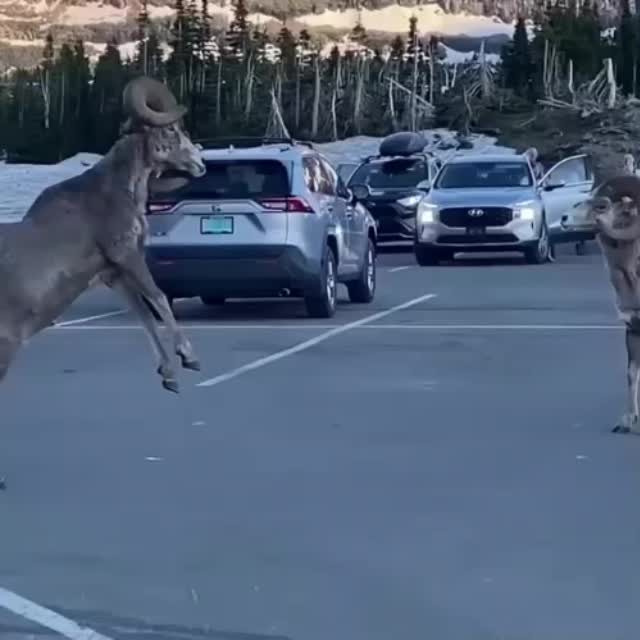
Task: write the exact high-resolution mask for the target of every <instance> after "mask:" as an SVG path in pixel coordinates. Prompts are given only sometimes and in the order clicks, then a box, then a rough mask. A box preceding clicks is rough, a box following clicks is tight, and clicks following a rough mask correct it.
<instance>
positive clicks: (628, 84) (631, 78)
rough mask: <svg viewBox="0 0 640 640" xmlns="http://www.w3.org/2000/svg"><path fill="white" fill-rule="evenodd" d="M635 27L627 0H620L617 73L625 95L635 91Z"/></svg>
mask: <svg viewBox="0 0 640 640" xmlns="http://www.w3.org/2000/svg"><path fill="white" fill-rule="evenodd" d="M635 49H636V43H635V29H634V26H633V17H632V15H631V9H630V7H629V0H622V16H621V20H620V27H619V29H618V38H617V53H618V75H619V81H620V84H621V85H622V91H623V92H624V93H625V94H626V95H631V94H632V93H634V92H635V86H634V85H635V71H634V68H635V64H636V62H635Z"/></svg>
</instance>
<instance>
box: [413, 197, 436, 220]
mask: <svg viewBox="0 0 640 640" xmlns="http://www.w3.org/2000/svg"><path fill="white" fill-rule="evenodd" d="M437 213H438V205H435V204H433V203H431V202H425V201H424V200H421V201H420V203H419V204H418V211H417V216H418V222H419V223H420V224H429V223H430V222H435V221H436V215H437Z"/></svg>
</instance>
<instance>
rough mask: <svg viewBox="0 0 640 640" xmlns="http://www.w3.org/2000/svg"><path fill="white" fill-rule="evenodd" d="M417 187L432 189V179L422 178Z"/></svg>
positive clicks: (423, 189) (421, 189)
mask: <svg viewBox="0 0 640 640" xmlns="http://www.w3.org/2000/svg"><path fill="white" fill-rule="evenodd" d="M416 189H420V191H424V192H427V191H429V190H430V189H431V181H429V180H420V182H418V184H417V185H416Z"/></svg>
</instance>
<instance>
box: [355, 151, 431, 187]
mask: <svg viewBox="0 0 640 640" xmlns="http://www.w3.org/2000/svg"><path fill="white" fill-rule="evenodd" d="M428 178H429V166H428V162H427V161H426V160H423V159H422V158H399V159H393V160H387V161H386V162H369V163H366V164H363V165H361V166H360V167H358V169H356V171H355V172H354V174H353V175H352V176H351V178H350V179H349V185H354V184H366V185H368V186H370V187H372V188H374V189H385V188H390V189H403V188H405V189H406V188H410V187H415V186H416V185H417V184H418V182H421V181H422V180H427V179H428Z"/></svg>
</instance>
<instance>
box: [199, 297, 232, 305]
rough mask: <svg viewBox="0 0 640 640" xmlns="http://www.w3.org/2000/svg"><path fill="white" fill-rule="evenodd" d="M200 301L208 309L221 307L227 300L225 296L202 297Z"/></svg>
mask: <svg viewBox="0 0 640 640" xmlns="http://www.w3.org/2000/svg"><path fill="white" fill-rule="evenodd" d="M200 301H201V302H202V304H206V305H207V307H219V306H221V305H223V304H224V303H225V301H226V298H224V297H223V296H200Z"/></svg>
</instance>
